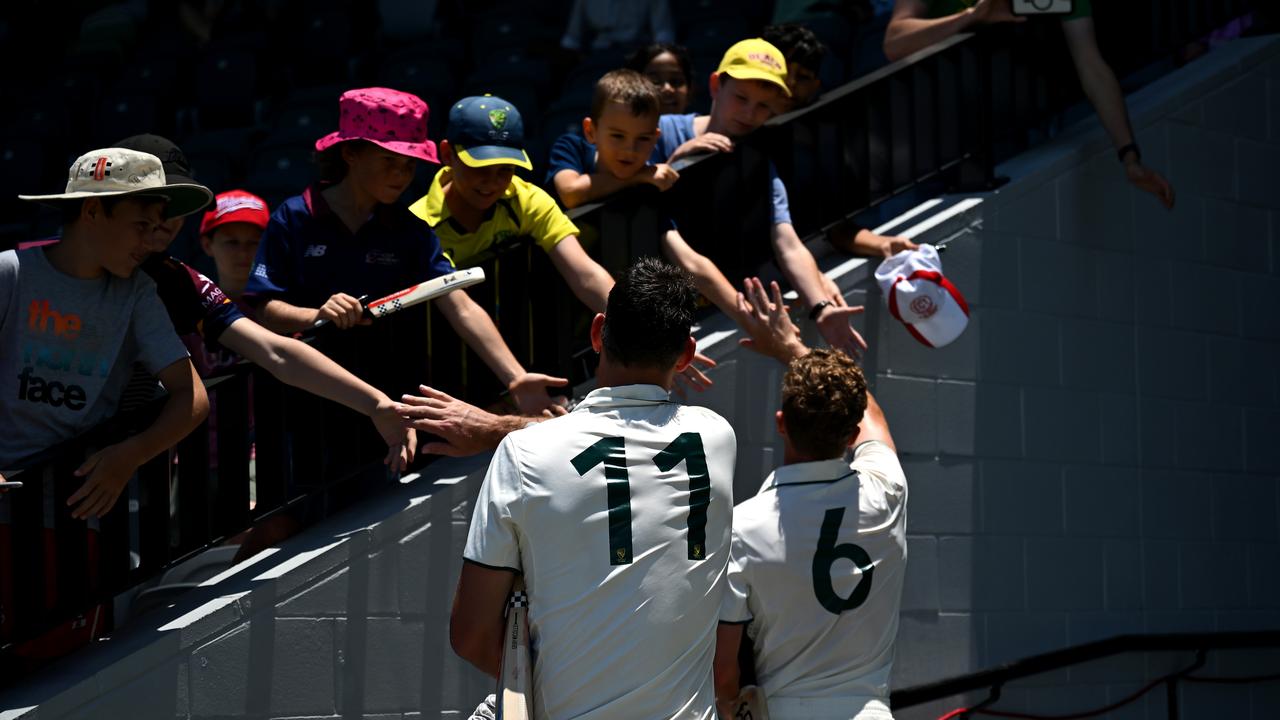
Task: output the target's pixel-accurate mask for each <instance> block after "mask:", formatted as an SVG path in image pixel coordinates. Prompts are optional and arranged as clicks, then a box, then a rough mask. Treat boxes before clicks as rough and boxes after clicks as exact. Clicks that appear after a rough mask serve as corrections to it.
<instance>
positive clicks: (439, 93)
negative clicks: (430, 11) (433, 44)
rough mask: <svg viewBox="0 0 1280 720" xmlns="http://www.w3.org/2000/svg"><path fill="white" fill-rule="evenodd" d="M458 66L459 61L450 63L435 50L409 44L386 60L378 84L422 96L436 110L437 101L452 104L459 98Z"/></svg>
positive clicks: (383, 62)
mask: <svg viewBox="0 0 1280 720" xmlns="http://www.w3.org/2000/svg"><path fill="white" fill-rule="evenodd" d="M456 67H457V61H454V62H453V64H450V61H449V60H447V59H445V58H442V57H440V56H439V55H438V54H437V53H435V52H432V51H431V50H427V49H423V48H421V47H420V46H413V47H408V48H404V49H403V50H400V51H398V52H395V53H393V54H391V55H389V56H387V57H386V58H384V59H383V61H382V67H381V69H380V70H379V71H378V84H379V85H383V86H386V87H390V88H394V89H396V90H403V91H405V92H411V93H413V94H415V95H418V96H419V97H421V98H423V99H424V100H426V101H427V104H428V105H430V106H431V108H432V110H435V107H436V104H435V103H433V102H432V101H433V100H436V101H437V102H440V103H449V102H453V100H455V99H456V98H455V95H457V77H456V74H457V73H456ZM433 114H434V113H433Z"/></svg>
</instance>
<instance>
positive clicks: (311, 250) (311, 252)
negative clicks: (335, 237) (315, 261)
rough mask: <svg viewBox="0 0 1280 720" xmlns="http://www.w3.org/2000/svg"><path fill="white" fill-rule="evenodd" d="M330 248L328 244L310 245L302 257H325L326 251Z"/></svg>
mask: <svg viewBox="0 0 1280 720" xmlns="http://www.w3.org/2000/svg"><path fill="white" fill-rule="evenodd" d="M328 249H329V246H328V245H308V246H307V249H306V250H305V251H304V252H303V253H302V257H324V251H325V250H328Z"/></svg>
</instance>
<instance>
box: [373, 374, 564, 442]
mask: <svg viewBox="0 0 1280 720" xmlns="http://www.w3.org/2000/svg"><path fill="white" fill-rule="evenodd" d="M418 390H419V392H421V393H422V396H420V397H418V396H413V395H404V396H402V397H401V398H400V399H401V401H402V402H401V403H400V404H399V405H397V406H396V412H398V413H399V414H400V415H401V417H403V418H404V423H405V425H407V426H408V427H412V428H415V429H417V430H420V431H422V432H426V433H431V434H432V435H435V436H437V437H439V438H440V440H439V441H436V442H429V443H425V444H423V446H422V452H424V453H432V454H435V455H447V456H449V457H465V456H467V455H475V454H476V453H482V452H486V451H488V450H493V449H494V448H496V447H498V443H500V442H502V439H503V438H504V437H506V436H507V435H509V434H510V433H513V432H515V431H516V430H519V429H520V428H523V427H527V426H528V425H529V424H530V423H535V422H540V421H542V420H546V419H547V418H550V417H551V413H550V412H545V413H543V414H542V415H539V416H537V417H526V416H522V415H494V414H493V413H491V412H486V411H484V410H481V409H480V408H478V407H476V406H475V405H472V404H470V403H467V402H463V401H462V400H458V399H456V398H454V397H452V396H451V395H449V394H448V393H444V392H441V391H439V390H436V389H435V388H432V387H428V386H426V385H419V386H418Z"/></svg>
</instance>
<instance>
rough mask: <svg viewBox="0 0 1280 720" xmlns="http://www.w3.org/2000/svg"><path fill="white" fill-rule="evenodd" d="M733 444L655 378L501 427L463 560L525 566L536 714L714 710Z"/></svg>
mask: <svg viewBox="0 0 1280 720" xmlns="http://www.w3.org/2000/svg"><path fill="white" fill-rule="evenodd" d="M736 453H737V441H736V439H735V437H734V434H733V429H732V428H731V427H730V426H729V424H728V423H727V422H725V420H724V418H722V417H720V416H719V415H717V414H715V413H714V412H712V411H710V410H707V409H706V408H701V407H690V406H687V405H680V404H678V403H674V402H671V401H670V400H669V397H668V393H667V391H666V390H664V389H662V388H660V387H658V386H656V385H628V386H622V387H613V388H609V387H606V388H600V389H598V390H595V391H594V392H592V393H591V394H589V395H588V396H587V397H586V398H585V399H584V400H583V401H582V402H581V403H580V404H579V405H578V406H577V407H576V408H575V409H574V410H573V412H571V413H569V414H568V415H565V416H564V417H560V418H556V419H554V420H549V421H546V422H543V423H539V424H537V425H534V426H532V427H528V428H525V429H523V430H520V431H518V432H514V433H512V434H510V435H508V436H507V438H506V439H505V440H503V441H502V444H501V445H499V446H498V450H497V452H496V453H495V454H494V456H493V460H492V461H491V463H490V465H489V472H488V475H486V476H485V479H484V484H483V485H482V486H481V488H480V496H479V498H478V499H477V500H476V506H475V513H474V515H473V516H472V519H471V531H470V534H469V535H468V537H467V547H466V550H465V551H464V552H463V556H464V557H465V558H466V559H467V560H470V561H472V562H476V563H480V564H482V565H487V566H490V567H497V568H509V569H511V570H517V571H521V572H523V573H524V579H525V585H526V587H527V588H528V592H529V629H530V632H529V636H530V647H531V650H532V655H533V687H534V697H533V711H534V717H535V718H555V719H556V720H562V719H567V718H611V719H612V718H646V719H652V718H699V719H706V720H711V719H713V718H714V717H715V690H714V684H713V682H712V676H711V666H712V658H713V657H714V650H715V647H714V646H715V630H716V624H717V620H718V617H719V612H720V606H721V602H722V595H723V594H724V592H723V591H724V576H725V572H726V568H727V566H728V562H729V539H730V533H731V529H730V523H731V520H732V517H733V489H732V488H733V467H734V459H735V457H736Z"/></svg>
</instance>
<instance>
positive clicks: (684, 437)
mask: <svg viewBox="0 0 1280 720" xmlns="http://www.w3.org/2000/svg"><path fill="white" fill-rule="evenodd" d="M571 462H572V463H573V469H574V470H577V471H578V474H579V475H586V474H587V472H588V471H590V470H591V469H592V468H594V467H595V466H596V465H599V464H601V463H604V479H605V488H606V491H607V498H608V503H609V564H610V565H629V564H631V559H632V550H631V480H630V478H629V476H628V475H627V456H626V445H625V442H624V440H623V439H622V438H620V437H603V438H600V439H599V440H597V441H596V443H595V444H594V445H592V446H591V447H589V448H587V449H586V450H583V451H582V452H580V453H578V455H577V457H575V458H574V459H573V460H572V461H571ZM681 462H684V469H685V472H686V473H688V475H689V522H688V525H689V536H688V545H689V559H690V560H702V559H703V558H705V557H706V554H707V552H706V543H707V508H708V507H709V506H710V505H711V476H710V475H709V474H708V473H707V456H706V454H705V453H704V452H703V449H702V436H701V435H699V434H698V433H696V432H687V433H681V434H680V436H679V437H677V438H676V439H675V440H673V441H671V444H670V445H667V446H666V447H665V448H663V450H662V452H660V453H658V454H657V455H656V456H654V458H653V464H654V465H657V466H658V469H659V470H661V471H663V472H666V471H668V470H670V469H672V468H674V467H675V466H676V465H679V464H680V463H681Z"/></svg>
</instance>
